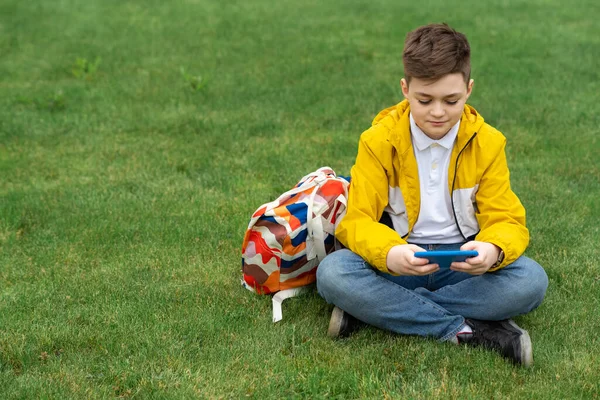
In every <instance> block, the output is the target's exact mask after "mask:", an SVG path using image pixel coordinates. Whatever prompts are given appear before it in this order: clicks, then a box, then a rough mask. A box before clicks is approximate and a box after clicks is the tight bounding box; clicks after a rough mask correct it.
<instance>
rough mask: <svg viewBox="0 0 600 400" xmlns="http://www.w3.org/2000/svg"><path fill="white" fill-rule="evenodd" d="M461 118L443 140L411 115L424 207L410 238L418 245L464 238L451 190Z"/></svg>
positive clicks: (456, 240)
mask: <svg viewBox="0 0 600 400" xmlns="http://www.w3.org/2000/svg"><path fill="white" fill-rule="evenodd" d="M459 126H460V121H458V122H457V123H456V124H455V125H454V126H453V127H452V128H450V130H449V131H448V133H447V134H446V136H444V137H443V138H441V139H439V140H433V139H431V138H430V137H429V136H427V135H425V133H423V131H422V130H421V128H419V127H418V126H417V124H416V123H415V120H414V119H413V116H412V114H410V133H411V136H412V140H413V149H414V152H415V157H416V159H417V165H418V168H419V183H420V186H421V188H420V189H421V206H420V210H419V217H418V218H417V222H416V223H415V225H414V226H413V229H412V231H411V232H410V234H409V237H408V241H409V242H411V243H417V244H434V243H435V244H437V243H459V242H462V241H464V239H463V237H462V235H461V234H460V231H459V230H458V227H457V226H456V223H455V220H454V215H453V213H452V203H451V199H450V192H449V191H448V167H449V164H450V155H451V154H452V147H453V146H454V141H455V140H456V135H457V134H458V127H459Z"/></svg>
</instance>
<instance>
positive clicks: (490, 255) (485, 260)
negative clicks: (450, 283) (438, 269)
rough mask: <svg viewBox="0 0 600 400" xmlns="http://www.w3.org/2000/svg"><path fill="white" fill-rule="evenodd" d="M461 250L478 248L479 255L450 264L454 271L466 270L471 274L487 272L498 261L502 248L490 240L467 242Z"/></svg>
mask: <svg viewBox="0 0 600 400" xmlns="http://www.w3.org/2000/svg"><path fill="white" fill-rule="evenodd" d="M460 249H461V250H476V251H477V252H478V253H479V255H478V256H477V257H471V258H467V259H466V260H465V261H464V262H453V263H452V264H451V265H450V269H451V270H452V271H458V272H466V273H467V274H471V275H482V274H485V273H486V272H487V271H488V270H489V269H490V268H492V266H493V265H494V264H496V261H498V256H499V255H500V248H499V247H498V246H496V245H495V244H492V243H488V242H477V241H475V240H473V241H471V242H467V243H465V244H463V245H462V246H461V247H460Z"/></svg>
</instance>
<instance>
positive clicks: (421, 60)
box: [402, 24, 471, 83]
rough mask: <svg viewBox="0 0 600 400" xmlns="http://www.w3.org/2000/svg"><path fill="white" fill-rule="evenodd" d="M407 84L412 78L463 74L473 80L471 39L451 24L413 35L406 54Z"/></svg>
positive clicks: (428, 27) (433, 26)
mask: <svg viewBox="0 0 600 400" xmlns="http://www.w3.org/2000/svg"><path fill="white" fill-rule="evenodd" d="M402 61H403V63H404V76H405V78H406V82H407V83H410V79H411V78H417V79H424V80H432V81H435V80H438V79H440V78H442V77H443V76H445V75H448V74H454V73H457V72H459V73H461V74H462V76H463V77H464V79H465V83H468V82H469V79H470V77H471V47H470V46H469V41H468V40H467V37H466V36H465V35H463V34H462V33H460V32H457V31H455V30H454V29H452V28H450V27H449V26H448V25H447V24H430V25H425V26H422V27H420V28H417V29H415V30H414V31H412V32H409V33H408V34H407V35H406V40H405V41H404V52H403V53H402Z"/></svg>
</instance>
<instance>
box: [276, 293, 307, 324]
mask: <svg viewBox="0 0 600 400" xmlns="http://www.w3.org/2000/svg"><path fill="white" fill-rule="evenodd" d="M307 290H308V286H300V287H296V288H291V289H285V290H280V291H279V292H277V293H275V295H273V322H279V321H281V320H282V319H283V314H282V313H281V303H283V301H284V300H285V299H289V298H290V297H296V296H298V295H299V294H301V293H304V292H306V291H307Z"/></svg>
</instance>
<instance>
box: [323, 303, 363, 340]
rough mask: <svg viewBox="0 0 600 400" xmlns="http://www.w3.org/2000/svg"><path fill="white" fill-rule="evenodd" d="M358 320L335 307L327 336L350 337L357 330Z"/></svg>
mask: <svg viewBox="0 0 600 400" xmlns="http://www.w3.org/2000/svg"><path fill="white" fill-rule="evenodd" d="M357 322H358V321H357V320H356V318H354V317H353V316H352V315H350V314H348V313H347V312H345V311H344V310H342V309H341V308H339V307H337V306H336V307H333V311H332V312H331V319H330V320H329V329H327V336H329V337H331V338H344V337H348V336H350V334H351V333H352V332H354V330H355V329H356V326H357Z"/></svg>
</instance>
